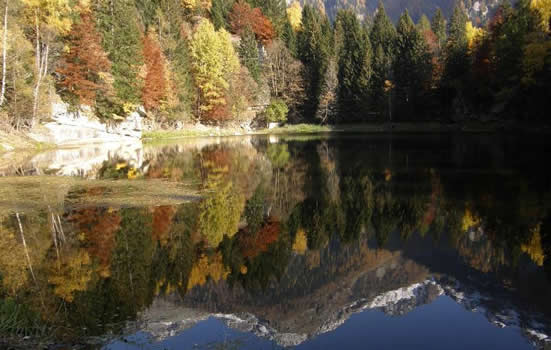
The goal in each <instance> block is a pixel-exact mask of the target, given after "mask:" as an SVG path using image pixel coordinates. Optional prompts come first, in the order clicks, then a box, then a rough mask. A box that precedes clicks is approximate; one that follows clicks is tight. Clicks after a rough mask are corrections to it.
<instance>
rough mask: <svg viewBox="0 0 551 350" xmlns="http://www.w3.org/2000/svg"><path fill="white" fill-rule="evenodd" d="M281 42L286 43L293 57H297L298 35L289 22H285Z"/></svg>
mask: <svg viewBox="0 0 551 350" xmlns="http://www.w3.org/2000/svg"><path fill="white" fill-rule="evenodd" d="M281 40H282V41H283V42H284V43H285V45H286V46H287V48H288V49H289V51H291V53H292V54H293V56H295V57H296V56H297V51H298V49H297V45H298V44H297V34H296V32H295V30H294V29H293V26H292V25H291V23H290V22H289V20H286V21H285V25H284V27H283V32H282V33H281Z"/></svg>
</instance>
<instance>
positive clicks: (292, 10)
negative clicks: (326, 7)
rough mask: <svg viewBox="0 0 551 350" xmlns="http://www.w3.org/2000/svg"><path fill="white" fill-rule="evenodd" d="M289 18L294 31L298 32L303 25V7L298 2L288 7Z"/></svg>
mask: <svg viewBox="0 0 551 350" xmlns="http://www.w3.org/2000/svg"><path fill="white" fill-rule="evenodd" d="M287 18H289V23H291V27H293V30H294V31H295V32H297V31H298V30H299V29H300V26H301V25H302V7H300V3H299V2H298V1H295V2H293V3H292V4H291V5H289V7H287Z"/></svg>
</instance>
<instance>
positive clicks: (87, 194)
mask: <svg viewBox="0 0 551 350" xmlns="http://www.w3.org/2000/svg"><path fill="white" fill-rule="evenodd" d="M196 187H197V186H194V184H191V183H182V182H169V181H164V180H85V179H81V178H74V177H59V176H25V177H14V176H11V177H0V211H3V212H6V211H7V212H14V211H19V212H29V211H31V212H32V211H37V210H43V209H47V208H48V206H49V207H51V208H52V209H53V208H62V207H66V206H69V207H77V208H78V207H86V206H90V205H94V206H105V207H143V206H158V205H176V204H181V203H184V202H189V201H193V200H197V199H199V198H200V197H199V195H198V192H197V190H196Z"/></svg>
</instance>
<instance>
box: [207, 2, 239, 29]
mask: <svg viewBox="0 0 551 350" xmlns="http://www.w3.org/2000/svg"><path fill="white" fill-rule="evenodd" d="M234 2H235V1H234V0H212V7H211V8H210V16H211V19H212V24H214V28H215V29H216V30H218V29H220V28H223V29H229V28H228V15H229V13H230V12H231V9H232V6H233V4H234Z"/></svg>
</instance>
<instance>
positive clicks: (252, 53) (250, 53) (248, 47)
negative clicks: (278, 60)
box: [237, 27, 261, 83]
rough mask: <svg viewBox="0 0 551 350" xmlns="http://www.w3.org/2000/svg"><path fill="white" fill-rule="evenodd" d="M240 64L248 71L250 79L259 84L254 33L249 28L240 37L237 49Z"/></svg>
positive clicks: (258, 64) (259, 68) (259, 71)
mask: <svg viewBox="0 0 551 350" xmlns="http://www.w3.org/2000/svg"><path fill="white" fill-rule="evenodd" d="M237 52H238V53H239V58H240V60H241V64H242V65H243V66H245V67H247V69H248V70H249V73H250V74H251V77H252V78H253V79H254V80H255V81H256V82H257V83H260V73H261V67H260V61H259V56H258V44H257V42H256V39H255V35H254V32H253V31H252V30H251V28H250V27H247V28H246V29H245V30H244V31H243V34H242V35H241V42H240V43H239V48H238V49H237Z"/></svg>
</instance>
